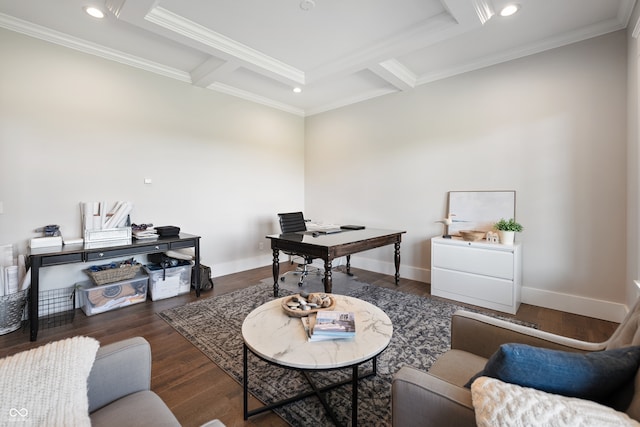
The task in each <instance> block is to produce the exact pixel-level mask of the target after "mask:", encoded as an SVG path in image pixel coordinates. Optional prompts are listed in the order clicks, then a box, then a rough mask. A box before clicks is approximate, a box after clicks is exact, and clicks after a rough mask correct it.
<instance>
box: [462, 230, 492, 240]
mask: <svg viewBox="0 0 640 427" xmlns="http://www.w3.org/2000/svg"><path fill="white" fill-rule="evenodd" d="M485 234H486V233H485V232H484V231H478V230H460V235H461V236H462V240H465V241H467V242H477V241H478V240H482V239H484V235H485Z"/></svg>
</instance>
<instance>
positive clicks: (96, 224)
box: [80, 201, 133, 248]
mask: <svg viewBox="0 0 640 427" xmlns="http://www.w3.org/2000/svg"><path fill="white" fill-rule="evenodd" d="M132 210H133V203H131V202H126V201H118V202H116V203H115V204H114V205H113V207H112V208H111V209H108V208H107V204H106V202H80V216H81V221H82V232H83V237H84V242H85V247H88V248H92V247H102V246H115V245H118V244H123V245H124V244H129V243H131V225H130V224H131V220H130V218H129V214H130V213H131V211H132Z"/></svg>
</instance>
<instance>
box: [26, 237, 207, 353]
mask: <svg viewBox="0 0 640 427" xmlns="http://www.w3.org/2000/svg"><path fill="white" fill-rule="evenodd" d="M181 248H195V260H194V261H195V269H194V274H195V278H194V283H195V288H196V296H198V297H199V296H200V236H194V235H191V234H184V233H181V234H180V235H178V236H174V237H160V238H158V239H157V240H135V239H134V240H133V241H132V243H128V244H124V245H116V246H110V245H108V242H106V243H105V246H103V247H99V248H94V247H91V248H89V247H86V246H85V245H82V244H80V245H65V246H62V247H56V248H38V249H30V251H29V254H28V260H29V261H28V262H29V267H30V268H31V289H30V290H29V325H30V328H31V329H30V331H31V341H35V340H36V339H37V338H38V318H39V316H38V296H39V292H40V285H39V277H40V268H41V267H49V266H53V265H62V264H73V263H76V262H93V261H100V260H103V259H110V258H118V257H127V256H132V255H143V254H151V253H157V252H165V251H168V250H175V249H181Z"/></svg>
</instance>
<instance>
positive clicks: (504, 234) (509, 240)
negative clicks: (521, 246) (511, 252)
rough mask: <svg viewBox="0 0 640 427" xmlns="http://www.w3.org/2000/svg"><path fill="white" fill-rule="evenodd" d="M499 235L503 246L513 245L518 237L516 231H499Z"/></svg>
mask: <svg viewBox="0 0 640 427" xmlns="http://www.w3.org/2000/svg"><path fill="white" fill-rule="evenodd" d="M498 234H499V235H500V243H502V244H503V245H513V241H514V240H515V237H516V232H515V231H502V230H498Z"/></svg>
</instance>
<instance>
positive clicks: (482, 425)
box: [471, 377, 640, 427]
mask: <svg viewBox="0 0 640 427" xmlns="http://www.w3.org/2000/svg"><path fill="white" fill-rule="evenodd" d="M471 399H472V402H473V408H474V409H475V414H476V423H477V425H478V427H499V426H509V427H517V426H531V427H535V426H541V427H542V426H545V427H556V426H557V427H560V426H562V427H572V426H576V427H578V426H580V427H591V426H593V427H607V426H611V427H613V426H616V427H620V426H640V423H638V422H637V421H635V420H633V419H631V418H629V416H628V415H627V414H625V413H623V412H618V411H616V410H614V409H612V408H609V407H608V406H604V405H600V404H598V403H596V402H592V401H590V400H584V399H577V398H574V397H565V396H560V395H557V394H551V393H546V392H544V391H540V390H536V389H533V388H527V387H521V386H518V385H515V384H509V383H505V382H502V381H500V380H497V379H494V378H489V377H480V378H478V379H477V380H475V381H474V382H473V384H471Z"/></svg>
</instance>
